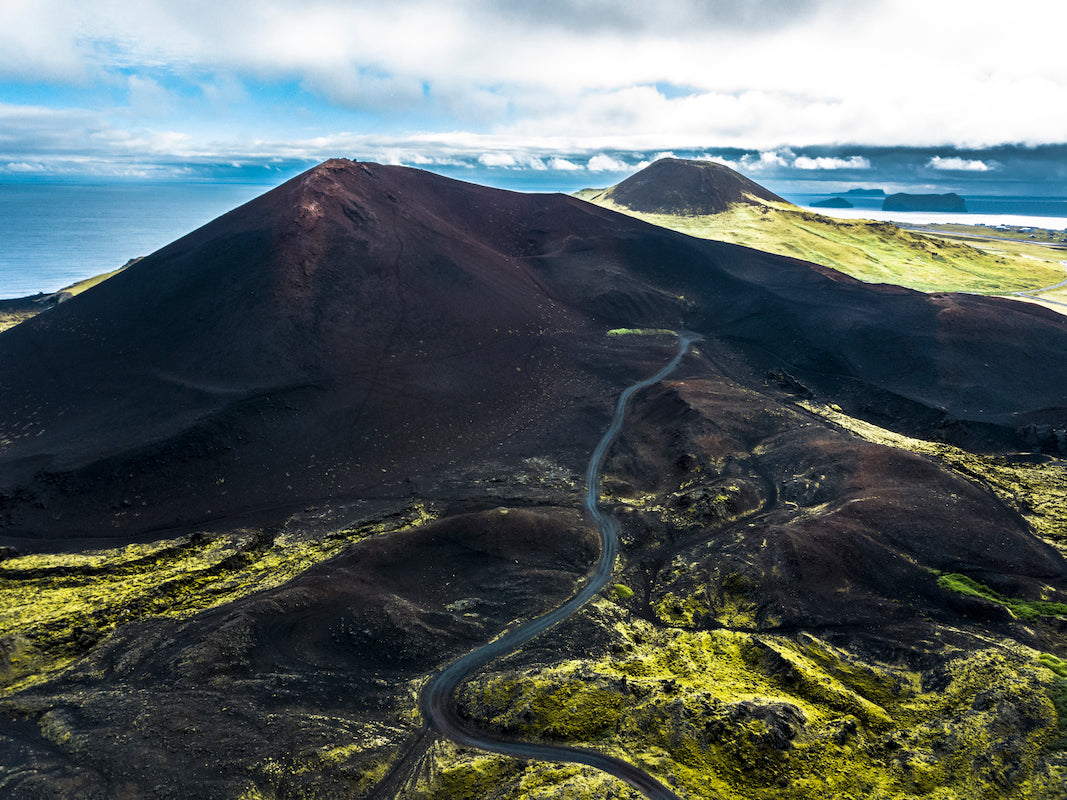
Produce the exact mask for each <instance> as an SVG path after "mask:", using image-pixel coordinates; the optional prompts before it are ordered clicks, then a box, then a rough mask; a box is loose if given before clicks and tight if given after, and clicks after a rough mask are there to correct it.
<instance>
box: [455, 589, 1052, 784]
mask: <svg viewBox="0 0 1067 800" xmlns="http://www.w3.org/2000/svg"><path fill="white" fill-rule="evenodd" d="M583 613H585V614H587V615H588V618H589V619H588V621H595V622H596V623H597V624H599V625H601V626H603V627H604V629H605V630H609V629H610V630H612V631H613V632H614V642H613V645H612V648H611V650H612V653H611V655H610V657H606V656H605V657H601V658H599V659H596V660H593V661H592V662H588V661H586V662H582V661H567V662H562V663H560V664H557V665H553V666H550V667H546V668H543V669H538V670H532V671H525V672H521V673H500V674H496V675H487V676H485V677H484V678H483V679H481V680H479V681H476V682H474V683H472V684H470V685H468V686H467V687H465V688H464V690H463V693H462V696H461V698H460V702H461V703H462V705H463V706H464V708H465V710H466V712H467V713H470V714H472V715H473V716H475V717H476V718H479V719H481V720H482V721H483V722H484V723H486V724H489V725H491V726H494V727H497V728H501V729H503V730H506V731H508V732H510V733H512V734H517V735H524V736H533V737H542V738H547V739H552V740H563V741H568V742H573V743H580V744H583V745H585V746H595V747H597V748H599V749H603V750H605V751H606V752H611V753H614V754H618V755H621V756H623V757H625V758H627V759H629V760H631V761H633V762H635V763H637V764H639V765H641V766H642V767H643V768H645V769H647V770H648V771H650V772H651V773H652V774H654V775H657V776H658V777H660V778H661V779H663V780H665V781H667V782H669V783H672V784H675V785H678V786H679V787H680V793H681V794H682V795H683V796H688V797H720V798H722V799H723V800H742V798H744V800H752V799H753V798H754V799H756V800H771V798H775V799H776V800H777V798H787V799H789V800H801V798H804V799H805V800H806V799H807V798H810V797H813V796H822V797H850V796H851V797H854V798H859V797H865V796H870V797H878V798H918V797H924V798H929V797H939V798H952V799H953V800H964V798H968V799H969V798H1000V797H1019V798H1023V797H1028V798H1029V797H1033V798H1038V797H1048V798H1051V797H1055V796H1057V795H1056V794H1050V793H1049V791H1050V790H1049V788H1048V787H1050V786H1055V785H1056V784H1055V778H1054V776H1055V774H1058V773H1056V772H1055V770H1052V771H1051V772H1050V771H1049V769H1052V768H1051V767H1047V764H1048V763H1052V762H1046V761H1043V760H1042V759H1043V758H1044V757H1045V756H1044V754H1047V753H1048V752H1049V749H1048V748H1050V747H1052V746H1054V745H1055V743H1056V742H1057V741H1058V739H1057V736H1058V735H1059V733H1058V731H1059V728H1058V718H1057V709H1058V706H1057V703H1060V702H1065V703H1067V688H1061V685H1060V684H1058V683H1056V681H1059V680H1061V679H1060V678H1058V677H1057V676H1054V675H1052V673H1051V672H1049V671H1048V670H1046V669H1045V668H1044V666H1042V664H1041V663H1039V662H1038V661H1037V660H1036V659H1035V657H1034V655H1033V654H1032V652H1030V651H1028V650H1026V649H1025V648H1021V647H1017V646H1014V645H1009V644H1005V645H1000V646H993V647H990V648H988V649H984V650H979V651H976V652H973V653H962V652H957V653H955V654H954V655H953V654H951V653H948V652H946V653H944V654H943V655H941V656H940V658H941V667H940V668H938V669H937V670H934V671H932V672H931V673H928V674H927V675H926V676H921V675H919V674H918V673H916V672H913V671H910V670H907V669H904V668H901V667H899V666H891V665H887V664H879V663H873V662H870V661H869V660H864V659H862V658H860V657H859V656H858V655H856V654H855V653H851V652H849V651H847V650H844V649H842V648H839V647H835V646H832V645H830V644H828V643H827V642H825V641H822V640H820V639H818V638H816V637H814V636H810V635H800V636H797V637H787V636H769V635H755V634H749V633H742V632H737V631H728V630H721V629H720V630H712V631H707V630H704V631H698V630H681V629H677V628H673V629H672V628H662V627H657V626H653V625H651V624H650V623H648V622H646V621H644V620H641V619H633V618H631V617H628V616H626V615H625V612H624V611H622V610H621V609H619V608H618V607H617V606H615V605H613V604H610V603H608V602H606V601H600V602H598V603H596V604H595V605H594V607H593V608H591V609H587V611H585V612H583ZM1053 658H1054V657H1053ZM1056 664H1058V660H1057V661H1056V662H1053V666H1055V665H1056ZM1064 684H1067V681H1064ZM1057 698H1059V699H1057ZM593 720H600V721H601V722H600V723H599V724H598V723H595V722H593ZM604 723H607V724H604ZM1043 765H1044V766H1043ZM1050 775H1051V776H1053V777H1049V776H1050ZM489 796H494V797H495V796H496V795H488V794H487V795H485V797H489ZM575 797H583V798H584V797H588V798H594V797H598V795H597V794H595V793H588V794H576V795H575Z"/></svg>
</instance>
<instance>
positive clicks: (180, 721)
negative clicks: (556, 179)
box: [0, 160, 1067, 800]
mask: <svg viewBox="0 0 1067 800" xmlns="http://www.w3.org/2000/svg"><path fill="white" fill-rule="evenodd" d="M659 163H660V162H657V164H659ZM650 169H651V168H650ZM657 169H659V168H657ZM662 169H664V170H668V172H665V173H663V175H664V176H665V177H664V178H663V179H664V180H667V181H668V184H667V185H666V186H660V187H658V189H657V188H656V187H650V191H652V190H653V189H655V190H656V191H657V192H659V193H661V194H662V192H664V191H669V190H673V189H674V188H676V187H682V188H685V187H686V186H690V188H691V187H692V186H699V185H701V182H702V181H704V179H705V177H706V175H707V174H710V173H707V172H706V167H705V166H704V165H691V168H687V167H686V165H685V163H684V162H677V163H675V162H667V163H665V164H663V165H662ZM646 172H647V171H646ZM672 176H677V180H675V178H674V177H672ZM612 328H631V329H632V328H671V329H680V328H684V329H689V330H695V331H699V332H700V333H702V334H703V335H704V337H705V338H704V340H703V341H702V342H700V343H699V344H698V346H697V347H695V348H694V349H692V350H691V351H690V353H689V354H688V355H687V356H686V357H685V358H684V359H683V360H682V361H681V363H680V364H679V366H678V369H677V370H676V371H675V372H673V373H671V375H670V376H669V377H668V378H667V379H666V380H664V381H662V382H661V383H659V384H657V385H655V386H653V387H649V388H647V389H645V390H643V391H642V392H640V393H638V394H636V395H635V396H634V398H633V399H632V402H631V405H630V409H629V411H628V412H627V415H626V419H625V423H624V425H623V428H622V434H621V436H620V438H619V440H618V441H617V442H616V444H615V445H614V446H613V448H612V449H611V451H610V453H609V457H608V459H607V461H606V463H605V466H604V471H603V489H604V491H603V497H602V498H601V505H602V506H603V508H604V509H605V511H607V512H608V513H610V514H612V515H613V516H614V517H615V518H616V519H617V520H618V521H619V526H620V531H621V534H622V536H621V547H620V549H621V555H620V557H619V560H618V565H617V570H616V572H615V575H614V577H613V581H614V580H617V581H618V582H619V584H618V586H617V589H618V590H616V589H614V588H613V589H611V590H607V591H605V592H602V593H601V595H600V597H599V598H598V602H596V603H593V604H590V605H589V606H587V607H586V608H585V609H583V610H582V611H581V612H580V613H578V614H576V615H575V616H574V617H572V618H570V619H569V620H567V621H566V622H564V623H563V624H561V625H560V626H559V627H557V628H555V629H553V630H552V631H550V632H548V633H547V634H545V635H543V636H542V637H541V638H539V639H537V640H534V641H533V642H532V643H530V645H528V646H526V647H525V648H523V649H522V650H521V651H519V652H518V653H516V654H513V655H511V656H509V657H507V658H506V659H504V660H503V661H501V662H497V663H494V664H491V665H489V666H488V667H487V669H486V670H485V671H484V672H483V673H481V674H479V675H477V676H474V678H473V679H472V682H471V683H470V684H468V685H467V686H466V687H465V688H463V689H461V691H460V692H459V695H458V698H457V702H458V704H459V712H460V714H461V715H463V716H464V717H465V718H467V719H469V720H470V721H471V724H472V725H482V726H484V727H486V728H487V729H488V730H490V731H500V730H503V731H505V732H508V733H510V734H512V735H515V736H520V737H524V738H530V737H540V738H542V739H546V740H548V741H553V742H567V743H570V744H577V745H581V746H585V747H594V748H597V747H599V748H608V749H610V750H611V751H612V752H616V753H628V754H630V755H631V756H632V757H633V758H634V760H635V762H637V763H639V764H642V765H644V767H645V768H647V769H649V770H651V771H653V772H655V773H656V776H657V777H658V778H660V779H662V780H664V781H666V782H669V783H671V784H672V785H675V786H677V787H678V789H679V791H680V793H681V794H683V795H685V796H689V797H716V796H724V797H776V798H777V797H786V798H793V800H802V798H807V797H811V796H813V794H818V795H819V796H828V797H829V796H845V795H852V796H859V795H861V794H870V793H871V790H872V787H873V786H878V787H879V788H878V789H877V792H878V793H880V794H883V795H885V796H887V797H896V796H901V797H914V796H916V792H919V793H924V792H925V793H929V792H928V790H932V789H933V788H934V787H945V796H957V795H958V796H960V797H964V796H968V797H969V796H989V797H993V796H1008V793H1009V790H1010V789H1011V787H1015V786H1018V787H1021V788H1020V792H1021V794H1020V796H1022V794H1025V795H1026V796H1032V797H1062V796H1064V792H1063V788H1064V784H1063V775H1064V774H1065V772H1064V767H1063V765H1064V764H1067V761H1064V759H1065V758H1067V718H1063V719H1061V715H1062V716H1065V717H1067V715H1063V712H1062V711H1057V710H1056V708H1057V705H1056V704H1059V705H1062V704H1063V702H1064V698H1065V697H1067V661H1065V660H1067V646H1065V645H1064V639H1063V635H1062V634H1063V630H1064V626H1065V625H1067V622H1064V620H1065V619H1067V618H1065V617H1064V615H1063V614H1062V611H1063V610H1064V609H1067V588H1065V587H1067V561H1065V559H1064V557H1063V554H1062V550H1063V548H1064V546H1065V543H1067V515H1064V514H1063V512H1062V511H1061V507H1062V497H1063V494H1064V492H1065V491H1067V472H1064V469H1063V466H1062V463H1063V462H1062V459H1058V458H1057V456H1059V455H1063V449H1064V447H1065V446H1064V435H1065V434H1064V431H1065V429H1067V408H1065V407H1067V398H1065V390H1067V362H1065V360H1064V359H1063V357H1062V355H1063V353H1064V352H1067V324H1065V322H1064V318H1063V317H1062V316H1059V315H1056V314H1053V313H1051V312H1048V311H1046V310H1044V309H1041V308H1038V307H1035V306H1030V305H1024V304H1019V303H1014V302H1011V301H1004V300H997V299H992V298H983V297H977V296H969V295H940V296H938V295H925V294H921V293H918V292H913V291H909V290H905V289H900V288H896V287H893V286H886V285H869V284H863V283H860V282H858V281H855V280H853V279H851V278H847V277H845V276H843V275H841V274H839V273H837V272H834V271H833V270H830V269H827V268H823V267H818V266H815V265H812V264H809V263H806V262H802V261H798V260H795V259H789V258H783V257H778V256H772V255H768V254H766V253H761V252H758V251H754V250H750V249H746V248H743V247H738V246H734V245H728V244H724V243H719V242H712V241H707V240H698V239H693V238H690V237H687V236H684V235H682V234H677V233H673V232H670V231H666V230H663V229H660V228H657V227H654V226H651V225H648V224H645V223H643V222H640V221H638V220H635V219H633V218H631V217H627V216H623V215H620V214H616V213H614V212H611V211H608V210H605V209H602V208H599V207H596V206H592V205H589V204H587V203H583V202H581V201H579V200H576V199H574V198H570V197H566V196H563V195H545V196H538V195H523V194H515V193H510V192H503V191H496V190H492V189H486V188H484V187H478V186H473V185H470V184H465V183H460V182H457V181H452V180H449V179H446V178H441V177H438V176H435V175H432V174H429V173H425V172H421V171H418V170H412V169H406V168H402V167H388V166H381V165H377V164H364V163H353V162H349V161H344V160H333V161H329V162H326V163H325V164H322V165H320V166H318V167H316V168H315V169H313V170H311V171H309V172H307V173H305V174H304V175H301V176H299V177H297V178H295V179H294V180H292V181H290V182H288V183H286V184H285V185H283V186H281V187H279V188H277V189H275V190H274V191H272V192H269V193H267V194H265V195H264V196H262V197H260V198H258V199H256V200H254V201H252V202H251V203H249V204H247V205H245V206H243V207H241V208H239V209H236V210H235V211H233V212H231V213H229V214H227V215H225V216H223V217H221V218H219V219H218V220H215V221H214V222H212V223H210V224H209V225H206V226H204V227H203V228H201V229H199V230H197V231H195V232H193V233H191V234H189V235H188V236H186V237H185V238H183V239H180V240H178V241H176V242H174V243H173V244H171V245H169V246H167V247H165V248H163V249H162V250H160V251H158V252H157V253H154V254H153V255H151V256H149V257H147V258H145V259H144V260H142V261H141V262H139V263H137V264H135V265H133V266H131V267H129V268H128V269H127V270H126V271H124V272H123V273H121V274H119V275H117V276H115V277H114V278H111V279H109V280H107V281H106V282H104V283H102V284H100V285H99V286H97V287H95V288H93V289H90V290H88V291H86V292H85V293H83V294H81V295H79V296H77V297H75V298H74V299H72V300H70V301H69V302H66V303H63V304H61V305H59V306H58V307H56V308H54V309H50V310H48V311H45V312H43V313H41V314H40V315H38V316H37V317H34V318H33V319H31V320H29V321H28V322H24V323H22V324H20V325H18V326H16V327H14V328H11V329H9V330H7V331H5V332H3V333H0V600H3V601H4V607H3V609H2V610H3V613H0V788H2V791H3V792H4V797H5V798H6V797H11V798H13V800H44V798H54V797H73V796H77V797H79V798H87V800H112V798H116V797H123V798H143V799H144V800H164V798H172V797H183V798H187V800H208V799H209V798H211V799H212V800H214V798H220V797H229V798H237V797H246V798H253V797H275V798H297V797H299V798H312V797H315V798H327V797H353V798H366V799H368V800H369V798H394V797H397V796H398V791H399V789H400V788H401V787H406V788H407V789H408V790H409V791H407V793H406V794H403V795H402V796H406V797H427V798H428V797H441V798H444V797H449V798H452V797H466V798H472V799H477V800H498V798H502V797H516V796H539V797H548V796H561V795H562V794H564V793H566V794H567V796H572V795H574V796H580V797H585V798H593V797H606V796H613V794H614V793H615V789H617V787H612V786H610V785H609V784H608V783H607V782H605V781H603V780H601V782H600V783H597V782H596V781H597V780H598V779H597V778H596V776H595V775H594V776H593V777H590V776H589V774H587V773H582V774H581V775H577V774H572V773H571V772H568V771H567V770H559V769H556V768H554V767H553V768H548V767H542V766H539V765H537V764H536V763H533V762H531V763H530V764H522V763H520V762H514V761H510V760H507V759H498V760H494V759H493V758H490V757H488V756H484V755H482V754H479V753H478V752H477V751H473V750H468V749H465V748H463V749H458V750H450V748H449V747H448V746H438V745H439V743H435V741H434V739H433V736H432V734H430V733H427V732H426V731H425V730H423V729H422V728H421V727H420V721H419V719H418V715H417V701H416V696H417V692H418V687H419V686H420V685H423V684H424V682H425V681H426V679H427V678H428V676H429V675H430V674H431V673H432V672H433V671H434V670H436V669H438V668H440V667H441V666H442V665H443V664H445V663H447V662H448V661H449V660H450V659H452V658H454V657H456V656H458V655H460V654H461V653H464V652H467V651H469V650H471V649H472V648H474V647H477V646H478V645H480V644H483V643H485V642H488V641H490V640H491V639H493V638H494V637H495V636H497V635H498V634H499V633H501V632H502V631H503V630H504V629H506V628H508V627H509V626H511V625H513V624H514V623H515V621H516V620H524V619H528V618H530V617H531V616H533V615H536V614H538V613H540V612H542V611H545V610H546V609H549V608H552V607H555V606H556V605H558V604H559V603H560V602H562V601H563V600H564V599H565V598H567V597H568V596H570V595H571V593H572V592H573V589H574V587H575V585H576V584H577V583H578V582H579V581H580V580H581V579H582V577H583V576H584V575H585V574H586V572H587V570H588V568H589V565H590V564H592V563H593V562H595V561H596V558H597V552H596V551H597V549H598V539H597V538H596V536H595V534H594V532H593V530H592V526H591V525H590V524H589V520H588V519H586V518H585V517H584V516H583V515H582V514H581V513H580V511H579V510H578V509H579V505H580V494H581V491H582V489H583V487H582V486H581V479H580V477H579V476H580V475H581V474H582V473H583V471H584V469H585V465H586V460H587V459H588V457H589V454H590V452H591V451H592V448H593V447H594V445H595V443H596V442H597V441H598V440H599V439H600V437H601V435H602V434H603V432H604V430H605V429H606V427H607V424H608V421H609V419H610V418H611V415H612V406H613V403H614V401H615V399H616V397H618V395H619V392H620V391H621V390H622V388H623V387H625V386H627V385H629V384H632V383H633V382H635V381H636V380H638V379H640V378H644V377H647V376H649V375H651V374H653V373H654V372H656V371H657V370H658V369H659V368H660V367H662V366H663V365H664V364H665V363H667V361H668V360H669V359H670V357H671V356H672V354H673V353H674V351H675V345H676V342H675V340H674V338H673V337H668V336H663V335H655V334H653V335H613V336H609V335H606V334H607V332H608V330H609V329H612ZM835 406H836V408H837V409H840V411H835V410H834V408H835ZM861 420H866V421H868V422H874V423H876V424H877V425H878V426H881V428H879V429H878V430H879V432H878V433H877V434H872V433H870V431H871V430H872V428H871V427H870V426H867V427H866V428H864V427H863V424H862V423H861ZM884 428H890V429H895V430H897V431H900V432H903V433H907V434H911V435H913V436H920V437H922V438H924V439H926V440H941V441H942V442H943V441H950V442H955V443H958V444H961V445H964V446H966V447H968V448H970V450H969V451H967V450H959V449H954V448H950V447H947V446H944V445H941V444H933V443H931V441H927V442H923V443H919V444H914V443H913V444H911V445H907V446H900V444H899V442H900V440H899V439H896V440H894V439H893V438H892V437H891V436H889V434H887V433H885V431H883V430H882V429H884ZM852 430H859V431H861V432H862V431H866V433H864V434H863V435H864V436H866V437H867V438H866V439H865V438H861V436H860V435H857V434H854V433H852V432H850V431H852ZM879 437H881V438H879ZM879 441H881V442H889V443H890V444H894V446H889V444H885V443H879ZM907 447H913V448H914V449H916V450H917V451H918V452H911V451H909V450H908V449H907ZM1023 448H1025V449H1026V450H1028V451H1030V452H1027V453H1025V454H1020V453H1018V452H1017V451H1018V450H1020V449H1023ZM1040 449H1044V450H1045V452H1044V453H1041V452H1035V451H1036V450H1040ZM983 450H984V451H989V452H990V453H993V454H994V455H988V456H986V455H977V454H976V453H978V452H981V451H983ZM931 453H935V455H931ZM1012 453H1014V455H1013V454H1012ZM430 516H433V517H436V518H435V519H433V520H432V521H430V520H429V517H430ZM1038 534H1041V535H1038ZM1042 536H1044V537H1046V538H1045V539H1043V538H1042ZM128 542H151V543H152V544H150V545H147V546H144V547H140V546H138V547H133V548H128V549H124V550H116V549H110V550H109V551H108V553H107V554H106V555H95V556H92V557H91V558H81V559H77V558H73V557H71V556H70V555H68V552H69V551H72V550H79V549H90V548H96V547H101V546H104V545H107V546H109V547H112V548H114V546H116V545H120V544H126V543H128ZM1054 544H1056V545H1058V546H1059V549H1057V547H1055V546H1053V545H1054ZM11 548H15V549H17V550H19V551H29V552H33V551H59V552H61V553H63V555H60V556H52V557H30V558H13V557H11V556H12V555H14V554H13V553H12V550H11ZM967 581H971V582H972V583H970V584H968V583H967ZM975 582H977V583H975ZM968 586H969V587H970V589H971V591H970V593H969V594H968V593H961V591H959V589H960V587H963V588H964V589H966V588H967V587H968ZM975 587H977V588H975ZM623 589H625V590H627V591H622V590H623ZM1039 654H1040V659H1041V660H1040V661H1038V660H1037V659H1038V657H1039ZM1061 659H1064V660H1061ZM1052 668H1055V669H1057V670H1060V671H1061V672H1062V675H1063V677H1062V678H1060V677H1057V676H1056V675H1055V674H1054V673H1053V672H1051V671H1050V669H1052ZM741 696H743V698H742V697H741ZM479 759H482V760H479ZM564 784H565V785H564ZM1031 789H1032V790H1033V791H1031ZM572 790H573V791H572ZM954 793H955V794H954Z"/></svg>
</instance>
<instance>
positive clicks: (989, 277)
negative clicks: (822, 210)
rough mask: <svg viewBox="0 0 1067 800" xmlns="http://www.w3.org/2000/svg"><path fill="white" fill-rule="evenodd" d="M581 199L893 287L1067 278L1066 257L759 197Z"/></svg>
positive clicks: (1005, 285) (1026, 286) (1027, 286)
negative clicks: (706, 208)
mask: <svg viewBox="0 0 1067 800" xmlns="http://www.w3.org/2000/svg"><path fill="white" fill-rule="evenodd" d="M577 196H578V197H580V198H582V199H584V200H588V201H589V202H592V203H595V204H597V205H600V206H603V207H605V208H610V209H612V210H614V211H620V212H622V213H624V214H628V215H630V216H634V217H637V218H639V219H643V220H645V221H646V222H650V223H652V224H654V225H659V226H660V227H663V228H670V229H671V230H676V231H679V232H681V233H686V234H689V235H690V236H697V237H700V238H703V239H714V240H717V241H723V242H732V243H734V244H741V245H745V246H746V247H754V248H756V249H757V250H764V251H766V252H768V253H776V254H778V255H783V256H793V257H795V258H802V259H804V260H805V261H811V262H814V263H816V264H822V265H824V266H827V267H833V268H834V269H837V270H840V271H841V272H844V273H846V274H847V275H851V276H852V277H854V278H858V279H859V280H862V281H867V282H868V283H893V284H897V285H900V286H906V287H908V288H911V289H918V290H919V291H924V292H946V291H953V292H954V291H965V292H977V293H982V294H1003V293H1006V292H1015V291H1024V290H1031V289H1038V288H1042V287H1045V286H1051V285H1053V284H1055V283H1058V282H1059V281H1062V280H1064V278H1065V277H1067V271H1065V270H1064V268H1063V266H1062V265H1061V264H1059V263H1058V262H1059V260H1060V257H1061V256H1062V252H1058V251H1052V250H1049V251H1048V254H1047V257H1045V258H1039V257H1035V256H1034V255H1033V254H1032V252H1030V253H1025V254H1024V253H1021V252H1019V251H1018V249H1017V248H1011V247H1004V248H1002V249H1000V250H989V249H980V248H978V247H975V246H972V245H971V244H968V243H964V242H959V241H950V240H947V239H941V238H933V237H930V236H924V235H921V234H918V233H912V232H910V231H906V230H903V229H901V228H899V227H897V226H896V225H893V224H891V223H888V222H872V221H867V220H843V219H834V218H832V217H827V216H824V215H822V214H816V213H814V212H812V211H805V210H804V209H801V208H799V207H797V206H794V205H791V204H789V203H773V202H768V201H763V200H755V199H753V202H752V203H736V204H734V205H732V206H731V207H730V208H729V210H727V211H724V212H722V213H719V214H711V215H693V216H683V215H674V214H646V213H640V212H635V211H633V210H631V209H629V208H627V207H625V206H622V205H619V204H618V203H615V202H614V201H613V200H612V199H611V195H610V189H609V190H585V191H583V192H579V193H578V195H577Z"/></svg>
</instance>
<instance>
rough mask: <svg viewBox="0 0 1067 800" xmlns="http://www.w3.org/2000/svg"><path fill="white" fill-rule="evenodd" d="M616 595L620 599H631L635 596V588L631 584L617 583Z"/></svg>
mask: <svg viewBox="0 0 1067 800" xmlns="http://www.w3.org/2000/svg"><path fill="white" fill-rule="evenodd" d="M615 596H616V597H617V598H618V599H619V600H629V599H630V598H631V597H633V596H634V590H633V589H631V588H630V587H629V586H624V585H623V584H621V583H616V584H615Z"/></svg>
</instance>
